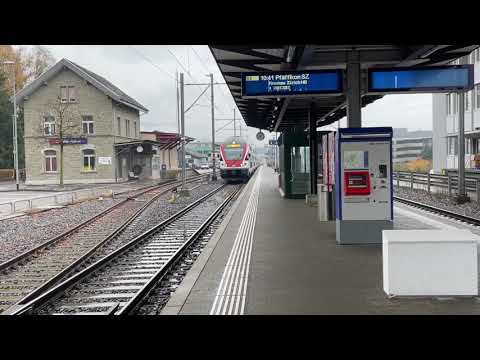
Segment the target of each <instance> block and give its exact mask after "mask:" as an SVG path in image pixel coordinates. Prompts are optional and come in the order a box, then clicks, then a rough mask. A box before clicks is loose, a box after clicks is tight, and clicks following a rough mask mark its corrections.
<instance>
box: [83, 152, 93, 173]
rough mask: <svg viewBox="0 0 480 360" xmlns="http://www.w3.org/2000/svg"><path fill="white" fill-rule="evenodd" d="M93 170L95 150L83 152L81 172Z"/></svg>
mask: <svg viewBox="0 0 480 360" xmlns="http://www.w3.org/2000/svg"><path fill="white" fill-rule="evenodd" d="M94 170H95V150H92V149H85V150H83V171H94Z"/></svg>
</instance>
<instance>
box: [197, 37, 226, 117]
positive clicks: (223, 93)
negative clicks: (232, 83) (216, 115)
mask: <svg viewBox="0 0 480 360" xmlns="http://www.w3.org/2000/svg"><path fill="white" fill-rule="evenodd" d="M190 48H191V49H192V50H193V53H194V54H195V55H196V56H197V58H198V59H199V60H200V63H201V64H202V66H203V68H204V69H205V70H206V71H207V72H211V73H213V72H212V71H211V70H209V69H208V67H207V65H206V64H205V60H203V59H202V57H201V56H200V55H199V54H198V52H197V51H196V50H195V48H194V47H193V46H191V45H190ZM225 85H228V84H227V83H225ZM220 91H221V92H222V95H223V96H224V99H225V98H227V99H228V100H229V101H230V100H231V99H232V97H231V96H230V97H229V96H228V95H227V94H226V93H225V90H224V89H223V87H220ZM215 108H216V109H217V110H218V111H219V112H221V113H222V114H224V112H223V111H220V110H219V109H218V108H217V107H216V106H215Z"/></svg>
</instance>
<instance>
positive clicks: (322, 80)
mask: <svg viewBox="0 0 480 360" xmlns="http://www.w3.org/2000/svg"><path fill="white" fill-rule="evenodd" d="M342 92H343V88H342V71H341V70H305V71H270V72H254V73H242V97H244V98H248V97H285V96H292V95H295V96H299V95H314V94H338V93H342Z"/></svg>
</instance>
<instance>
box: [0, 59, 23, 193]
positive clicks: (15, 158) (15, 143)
mask: <svg viewBox="0 0 480 360" xmlns="http://www.w3.org/2000/svg"><path fill="white" fill-rule="evenodd" d="M2 64H3V65H13V164H14V165H13V166H14V168H15V184H16V187H17V191H18V190H19V189H20V184H19V179H18V138H17V99H16V89H15V88H16V77H15V61H2Z"/></svg>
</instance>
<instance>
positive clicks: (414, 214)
mask: <svg viewBox="0 0 480 360" xmlns="http://www.w3.org/2000/svg"><path fill="white" fill-rule="evenodd" d="M394 211H395V212H396V213H398V214H401V215H405V216H407V217H410V218H413V219H417V220H420V221H421V222H423V223H425V224H428V225H431V226H433V227H435V228H438V229H443V230H458V229H459V228H458V227H455V226H452V225H448V224H445V223H443V222H441V221H437V220H434V219H432V218H430V217H427V216H424V215H422V214H419V213H418V212H415V211H411V210H408V209H405V208H403V207H402V208H400V207H399V206H395V207H394Z"/></svg>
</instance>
